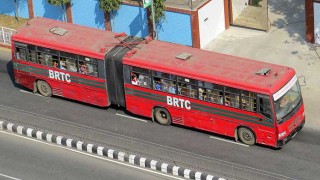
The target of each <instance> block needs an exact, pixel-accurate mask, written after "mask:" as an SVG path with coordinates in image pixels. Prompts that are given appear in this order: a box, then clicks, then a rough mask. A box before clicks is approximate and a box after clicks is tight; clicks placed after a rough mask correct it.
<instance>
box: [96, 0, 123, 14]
mask: <svg viewBox="0 0 320 180" xmlns="http://www.w3.org/2000/svg"><path fill="white" fill-rule="evenodd" d="M122 1H123V0H99V7H100V9H102V10H103V11H104V12H108V13H110V12H111V11H116V10H118V9H119V8H120V6H121V4H122Z"/></svg>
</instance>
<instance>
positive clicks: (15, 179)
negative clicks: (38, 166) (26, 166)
mask: <svg viewBox="0 0 320 180" xmlns="http://www.w3.org/2000/svg"><path fill="white" fill-rule="evenodd" d="M0 176H2V177H5V178H9V179H13V180H21V179H18V178H15V177H11V176H8V175H5V174H1V173H0Z"/></svg>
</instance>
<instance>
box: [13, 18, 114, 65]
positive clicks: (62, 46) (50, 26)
mask: <svg viewBox="0 0 320 180" xmlns="http://www.w3.org/2000/svg"><path fill="white" fill-rule="evenodd" d="M115 35H116V34H115V33H113V32H106V31H105V30H98V29H94V28H89V27H84V26H80V25H76V24H71V23H66V22H61V21H56V20H52V19H47V18H40V17H38V18H33V19H31V20H29V21H28V22H27V23H25V24H24V25H23V26H22V27H20V28H19V29H18V31H17V33H16V34H14V35H13V37H12V39H13V40H17V41H20V42H24V43H27V44H34V45H40V46H44V47H47V48H53V49H57V50H61V51H66V52H70V53H75V54H80V55H83V56H89V57H93V58H98V59H104V56H105V54H106V52H107V50H108V49H112V48H113V47H114V46H115V45H116V44H119V40H117V39H116V38H115ZM101 48H106V49H105V50H103V51H102V50H101Z"/></svg>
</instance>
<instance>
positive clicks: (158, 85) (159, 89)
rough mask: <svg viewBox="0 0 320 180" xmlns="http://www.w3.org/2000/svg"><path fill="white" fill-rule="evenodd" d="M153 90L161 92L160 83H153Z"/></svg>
mask: <svg viewBox="0 0 320 180" xmlns="http://www.w3.org/2000/svg"><path fill="white" fill-rule="evenodd" d="M154 89H155V90H158V91H161V90H162V88H161V82H159V81H155V85H154Z"/></svg>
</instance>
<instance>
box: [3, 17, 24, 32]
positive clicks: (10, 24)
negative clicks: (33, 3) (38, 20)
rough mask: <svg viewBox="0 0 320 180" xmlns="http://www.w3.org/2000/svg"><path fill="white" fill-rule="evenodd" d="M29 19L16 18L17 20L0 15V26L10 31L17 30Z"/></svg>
mask: <svg viewBox="0 0 320 180" xmlns="http://www.w3.org/2000/svg"><path fill="white" fill-rule="evenodd" d="M28 20H29V19H25V18H18V20H17V19H16V18H15V17H14V16H6V15H1V14H0V26H2V27H6V28H11V29H18V28H19V27H20V26H22V25H23V24H24V23H26V22H27V21H28Z"/></svg>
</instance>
